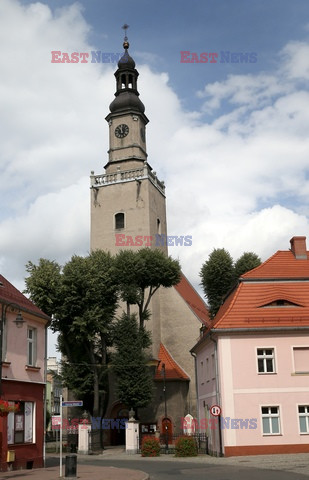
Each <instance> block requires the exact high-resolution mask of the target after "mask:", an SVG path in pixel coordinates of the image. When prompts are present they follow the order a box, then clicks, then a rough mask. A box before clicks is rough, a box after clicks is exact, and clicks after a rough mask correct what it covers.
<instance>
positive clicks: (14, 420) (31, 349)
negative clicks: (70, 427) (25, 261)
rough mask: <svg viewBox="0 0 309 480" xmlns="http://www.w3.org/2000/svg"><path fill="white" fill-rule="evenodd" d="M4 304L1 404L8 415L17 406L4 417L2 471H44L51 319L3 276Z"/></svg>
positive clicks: (0, 425) (0, 295)
mask: <svg viewBox="0 0 309 480" xmlns="http://www.w3.org/2000/svg"><path fill="white" fill-rule="evenodd" d="M0 304H1V326H0V332H1V330H2V327H3V335H2V339H3V341H2V376H1V381H0V403H1V404H2V405H3V401H6V402H8V404H7V405H8V406H9V409H14V408H15V406H17V405H18V410H17V411H15V412H13V411H12V412H10V413H0V470H1V471H5V470H8V469H18V468H32V467H42V466H43V456H44V455H43V450H44V395H45V358H46V338H47V337H46V333H47V330H46V329H47V325H48V322H49V317H48V316H47V315H45V314H44V313H43V312H42V311H41V310H40V309H39V308H37V307H36V306H35V305H34V304H33V303H32V302H31V301H30V300H28V299H27V298H26V297H25V296H24V295H23V294H22V293H21V292H19V291H18V290H17V289H16V288H15V287H14V286H13V285H12V284H11V283H9V282H8V281H7V280H6V279H5V278H4V277H3V276H2V275H0ZM0 409H1V406H0ZM2 409H3V407H2Z"/></svg>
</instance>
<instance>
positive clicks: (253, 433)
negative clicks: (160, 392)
mask: <svg viewBox="0 0 309 480" xmlns="http://www.w3.org/2000/svg"><path fill="white" fill-rule="evenodd" d="M290 242H291V249H290V250H288V251H278V252H276V253H275V254H274V255H273V256H272V257H270V258H269V259H268V260H267V261H266V262H264V263H263V264H261V265H260V266H259V267H257V268H255V269H253V270H251V271H249V272H247V273H246V274H244V275H242V276H241V277H240V280H239V283H238V285H237V287H235V289H234V290H233V292H231V293H230V294H229V296H228V297H227V298H226V300H225V302H224V304H223V305H222V307H221V308H220V310H219V312H218V313H217V315H216V317H215V319H214V321H213V324H212V325H211V326H210V327H209V328H208V329H207V330H206V331H205V333H204V335H203V336H202V338H201V339H200V340H199V341H198V343H197V344H196V345H195V346H194V348H193V350H192V352H193V353H194V354H195V355H196V363H197V390H198V413H199V416H198V422H197V423H198V428H200V429H201V430H202V431H205V430H206V431H207V433H208V436H209V446H210V450H211V451H212V452H213V453H214V454H217V455H220V454H223V455H225V456H231V455H254V454H272V453H301V452H309V381H308V380H309V252H308V251H307V248H306V238H305V237H293V238H292V239H291V241H290ZM215 405H217V406H219V407H220V408H221V415H220V416H213V415H212V409H211V407H212V406H215ZM216 409H217V407H214V408H213V413H215V414H216V413H218V412H220V410H218V409H217V412H216Z"/></svg>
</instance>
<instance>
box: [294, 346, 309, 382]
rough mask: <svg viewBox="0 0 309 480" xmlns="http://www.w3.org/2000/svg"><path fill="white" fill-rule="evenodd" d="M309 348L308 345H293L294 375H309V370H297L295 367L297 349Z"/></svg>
mask: <svg viewBox="0 0 309 480" xmlns="http://www.w3.org/2000/svg"><path fill="white" fill-rule="evenodd" d="M302 349H309V346H308V345H292V362H293V375H309V371H308V372H296V367H295V350H302Z"/></svg>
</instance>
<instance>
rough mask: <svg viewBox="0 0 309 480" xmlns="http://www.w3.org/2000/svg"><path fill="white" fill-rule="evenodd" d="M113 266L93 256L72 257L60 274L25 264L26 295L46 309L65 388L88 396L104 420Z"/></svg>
mask: <svg viewBox="0 0 309 480" xmlns="http://www.w3.org/2000/svg"><path fill="white" fill-rule="evenodd" d="M113 263H114V261H113V258H112V257H111V256H110V254H108V253H105V252H103V251H100V250H97V251H95V252H92V253H91V254H90V255H89V256H88V257H81V256H77V255H75V256H73V257H72V258H71V260H70V261H69V262H68V263H67V264H66V265H65V266H64V267H63V269H62V271H61V267H60V266H59V265H57V264H56V263H55V262H49V261H46V260H42V259H41V260H40V263H39V265H38V266H36V265H33V264H32V263H31V262H29V263H28V264H27V267H26V268H27V271H28V273H29V274H30V276H29V277H28V278H27V279H26V287H27V289H26V292H27V293H28V294H29V295H30V298H31V300H33V301H34V302H35V303H36V304H37V305H38V306H39V307H40V308H42V310H43V309H44V308H46V305H47V306H48V308H49V314H50V315H52V324H51V327H52V329H53V330H54V331H56V332H59V333H60V335H59V342H58V345H59V348H60V351H61V353H63V354H64V355H65V362H64V368H63V373H62V376H63V379H64V382H65V384H66V385H67V386H68V387H69V388H71V389H72V390H73V391H75V392H78V393H79V394H82V393H84V397H87V396H88V397H89V395H91V392H92V395H93V402H92V408H91V410H92V413H93V415H94V416H102V415H103V413H104V412H103V410H104V404H105V403H106V402H105V400H106V397H107V388H108V383H107V361H108V358H107V350H108V347H109V346H110V345H111V343H112V322H113V318H114V314H115V310H116V306H117V284H116V281H115V277H114V269H113ZM51 264H52V266H53V267H54V268H51ZM60 272H61V273H60ZM59 275H60V276H59ZM49 284H52V285H54V288H55V289H54V290H53V289H52V288H51V287H49ZM82 376H83V378H82ZM78 385H79V387H78ZM81 385H82V386H83V388H84V389H85V390H84V392H82V391H81ZM100 399H101V402H100ZM88 401H89V400H88Z"/></svg>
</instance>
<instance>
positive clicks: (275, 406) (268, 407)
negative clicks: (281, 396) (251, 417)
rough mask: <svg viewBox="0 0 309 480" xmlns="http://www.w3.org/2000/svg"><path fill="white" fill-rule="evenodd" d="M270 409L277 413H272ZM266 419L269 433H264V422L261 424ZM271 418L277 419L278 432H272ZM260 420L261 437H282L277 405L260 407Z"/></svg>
mask: <svg viewBox="0 0 309 480" xmlns="http://www.w3.org/2000/svg"><path fill="white" fill-rule="evenodd" d="M263 408H267V409H268V413H263V410H262V409H263ZM272 408H276V409H277V413H273V412H271V409H272ZM265 418H266V419H268V420H269V422H268V424H269V432H264V422H263V419H265ZM273 418H277V419H278V430H279V431H278V432H274V431H273V423H272V419H273ZM261 420H262V422H261V423H262V434H263V436H267V437H269V436H277V435H282V432H281V422H280V406H279V405H261Z"/></svg>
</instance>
